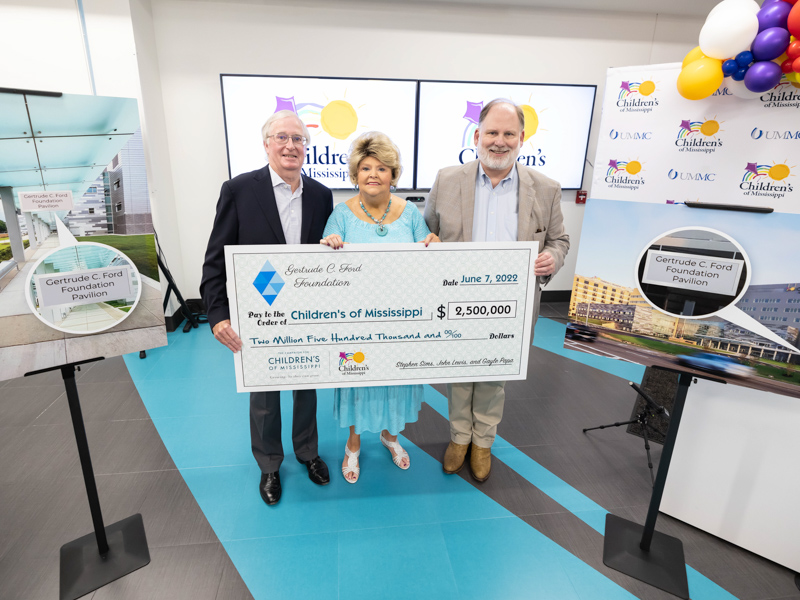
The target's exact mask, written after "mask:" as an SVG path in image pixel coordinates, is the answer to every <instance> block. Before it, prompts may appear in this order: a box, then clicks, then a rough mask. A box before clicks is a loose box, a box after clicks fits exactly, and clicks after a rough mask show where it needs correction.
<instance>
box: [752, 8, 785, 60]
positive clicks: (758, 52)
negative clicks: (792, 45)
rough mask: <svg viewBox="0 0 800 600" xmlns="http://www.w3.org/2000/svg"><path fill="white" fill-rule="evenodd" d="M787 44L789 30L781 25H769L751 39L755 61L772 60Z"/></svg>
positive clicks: (783, 50)
mask: <svg viewBox="0 0 800 600" xmlns="http://www.w3.org/2000/svg"><path fill="white" fill-rule="evenodd" d="M784 4H785V3H784ZM788 45H789V32H788V31H786V30H785V29H784V28H783V27H770V28H769V29H765V30H764V31H762V32H761V33H759V34H758V35H757V36H756V39H754V40H753V45H752V49H753V56H754V57H755V59H756V60H757V61H758V60H772V59H774V58H778V57H779V56H780V55H781V54H783V53H784V52H785V51H786V47H787V46H788Z"/></svg>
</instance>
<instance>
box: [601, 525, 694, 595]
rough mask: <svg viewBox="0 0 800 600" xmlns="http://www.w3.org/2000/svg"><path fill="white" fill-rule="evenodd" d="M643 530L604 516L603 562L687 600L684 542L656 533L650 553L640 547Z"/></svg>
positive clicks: (640, 526)
mask: <svg viewBox="0 0 800 600" xmlns="http://www.w3.org/2000/svg"><path fill="white" fill-rule="evenodd" d="M643 532H644V527H643V526H642V525H639V524H638V523H634V522H632V521H628V520H626V519H622V518H620V517H617V516H615V515H612V514H608V515H606V535H605V541H604V542H603V563H604V564H605V565H606V566H607V567H611V568H612V569H615V570H617V571H620V572H622V573H625V574H626V575H630V576H631V577H634V578H635V579H638V580H640V581H644V582H645V583H649V584H650V585H652V586H653V587H657V588H659V589H661V590H664V591H665V592H669V593H670V594H674V595H675V596H678V597H679V598H684V599H685V600H689V582H688V580H687V579H686V564H685V562H684V556H683V543H682V542H681V541H680V540H679V539H678V538H675V537H672V536H671V535H666V534H663V533H659V532H658V531H655V532H654V533H653V541H652V543H651V544H650V551H649V552H645V551H644V550H642V549H641V548H640V547H639V544H640V543H641V541H642V533H643Z"/></svg>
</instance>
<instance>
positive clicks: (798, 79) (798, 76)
mask: <svg viewBox="0 0 800 600" xmlns="http://www.w3.org/2000/svg"><path fill="white" fill-rule="evenodd" d="M786 79H788V80H789V81H791V82H792V83H800V73H786Z"/></svg>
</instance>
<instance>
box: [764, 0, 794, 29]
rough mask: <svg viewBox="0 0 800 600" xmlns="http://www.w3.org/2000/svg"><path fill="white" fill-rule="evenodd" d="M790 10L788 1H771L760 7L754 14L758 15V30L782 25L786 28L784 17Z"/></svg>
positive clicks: (787, 15) (790, 6)
mask: <svg viewBox="0 0 800 600" xmlns="http://www.w3.org/2000/svg"><path fill="white" fill-rule="evenodd" d="M790 12H792V5H791V4H789V3H788V2H782V1H781V2H772V3H770V4H767V3H766V2H764V5H763V6H762V7H761V10H759V11H758V14H756V16H757V17H758V31H759V32H761V31H764V30H765V29H769V28H770V27H783V28H784V29H786V19H787V18H788V17H789V13H790Z"/></svg>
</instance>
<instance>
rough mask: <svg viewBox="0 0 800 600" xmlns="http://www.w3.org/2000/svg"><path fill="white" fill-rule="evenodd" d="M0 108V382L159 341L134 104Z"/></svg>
mask: <svg viewBox="0 0 800 600" xmlns="http://www.w3.org/2000/svg"><path fill="white" fill-rule="evenodd" d="M0 107H2V111H3V123H2V127H1V128H0V196H1V197H2V205H1V206H0V380H5V379H11V378H15V377H21V376H23V375H24V374H25V373H29V372H32V371H37V370H41V369H47V368H50V367H55V366H59V365H63V364H68V363H74V362H80V361H84V360H89V359H92V358H98V357H104V358H109V357H112V356H117V355H120V354H126V353H129V352H136V351H140V350H146V349H149V348H154V347H157V346H163V345H164V344H166V330H165V328H164V314H163V311H162V308H161V288H160V284H159V275H158V267H157V260H156V249H155V240H154V235H153V222H152V217H151V214H150V199H149V192H148V187H147V177H146V174H145V163H144V151H143V146H142V137H141V132H140V130H139V117H138V107H137V104H136V100H134V99H132V98H108V97H99V96H80V95H52V94H50V95H43V94H37V93H34V92H30V93H0Z"/></svg>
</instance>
